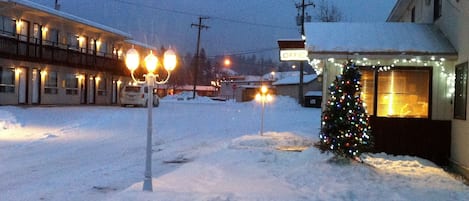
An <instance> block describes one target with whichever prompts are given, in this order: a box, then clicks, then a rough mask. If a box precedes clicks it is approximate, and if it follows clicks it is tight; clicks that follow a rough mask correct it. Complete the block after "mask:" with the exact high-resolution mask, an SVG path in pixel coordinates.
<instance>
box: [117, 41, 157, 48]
mask: <svg viewBox="0 0 469 201" xmlns="http://www.w3.org/2000/svg"><path fill="white" fill-rule="evenodd" d="M125 42H127V43H129V44H131V45H136V46H139V47H142V48H146V49H152V50H157V49H158V48H156V47H154V46H151V45H148V44H146V43H142V42H140V41H136V40H125Z"/></svg>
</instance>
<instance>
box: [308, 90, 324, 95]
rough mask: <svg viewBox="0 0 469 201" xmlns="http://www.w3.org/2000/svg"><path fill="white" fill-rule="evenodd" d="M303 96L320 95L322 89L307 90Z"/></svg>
mask: <svg viewBox="0 0 469 201" xmlns="http://www.w3.org/2000/svg"><path fill="white" fill-rule="evenodd" d="M305 96H322V91H308V92H306V93H305Z"/></svg>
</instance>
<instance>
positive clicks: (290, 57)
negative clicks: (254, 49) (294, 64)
mask: <svg viewBox="0 0 469 201" xmlns="http://www.w3.org/2000/svg"><path fill="white" fill-rule="evenodd" d="M280 61H308V51H307V50H304V49H303V50H301V49H284V50H280Z"/></svg>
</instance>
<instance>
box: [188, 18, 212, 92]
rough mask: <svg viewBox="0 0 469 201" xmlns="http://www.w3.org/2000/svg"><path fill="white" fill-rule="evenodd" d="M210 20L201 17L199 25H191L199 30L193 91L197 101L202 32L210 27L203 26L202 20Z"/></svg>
mask: <svg viewBox="0 0 469 201" xmlns="http://www.w3.org/2000/svg"><path fill="white" fill-rule="evenodd" d="M206 19H208V17H202V16H199V23H198V24H194V23H192V24H191V27H197V28H198V29H199V31H198V34H197V50H196V53H195V55H196V56H195V57H196V58H195V69H194V88H193V91H192V99H195V90H196V87H197V75H198V74H199V72H198V71H199V65H200V58H199V50H200V31H201V30H202V29H208V28H209V26H206V25H204V24H202V20H206Z"/></svg>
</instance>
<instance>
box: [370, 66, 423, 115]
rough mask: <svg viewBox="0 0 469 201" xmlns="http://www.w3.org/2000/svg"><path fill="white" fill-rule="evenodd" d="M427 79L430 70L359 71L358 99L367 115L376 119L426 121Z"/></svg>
mask: <svg viewBox="0 0 469 201" xmlns="http://www.w3.org/2000/svg"><path fill="white" fill-rule="evenodd" d="M430 78H431V69H430V68H405V69H399V68H394V69H392V70H389V71H381V72H378V71H374V70H366V69H364V70H362V99H363V100H364V102H365V104H366V105H367V111H368V113H369V114H370V115H375V116H378V117H401V118H428V117H429V100H430ZM375 81H376V82H377V83H375ZM375 110H376V111H375Z"/></svg>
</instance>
